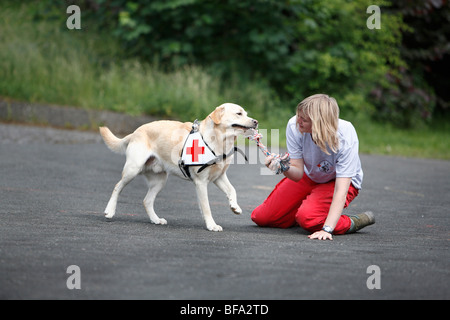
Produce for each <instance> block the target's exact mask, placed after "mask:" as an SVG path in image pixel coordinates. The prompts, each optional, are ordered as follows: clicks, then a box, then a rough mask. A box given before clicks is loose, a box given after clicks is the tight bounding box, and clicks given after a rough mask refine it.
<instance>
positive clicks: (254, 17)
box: [87, 0, 414, 117]
mask: <svg viewBox="0 0 450 320" xmlns="http://www.w3.org/2000/svg"><path fill="white" fill-rule="evenodd" d="M93 3H94V4H95V5H93ZM87 4H89V5H90V7H87V10H89V12H90V13H91V14H92V15H94V16H96V17H97V19H98V21H103V22H104V23H105V24H107V26H108V27H110V28H112V29H113V30H114V34H115V35H116V36H117V37H119V39H120V40H121V42H122V43H123V45H124V47H125V48H126V50H127V52H128V53H129V54H131V55H135V56H138V57H140V58H142V59H144V60H147V61H154V59H155V57H156V59H157V60H158V61H160V62H161V64H162V66H164V67H165V68H166V70H170V69H171V68H172V69H176V68H178V67H180V66H183V65H201V66H207V67H212V68H213V70H214V71H215V74H218V75H220V76H224V77H226V76H229V74H230V73H231V74H232V73H235V72H236V71H237V72H238V73H239V74H242V75H245V76H246V77H249V78H250V79H253V80H256V81H257V80H258V79H261V78H263V79H265V80H267V81H268V83H269V85H270V86H271V87H272V88H274V89H275V90H276V92H277V94H278V95H279V96H280V97H281V99H282V100H287V101H288V102H289V105H292V104H294V105H295V104H296V103H298V102H299V100H301V99H303V98H304V97H306V96H308V95H311V94H314V93H317V92H326V93H328V94H330V95H333V96H335V97H336V98H337V100H338V102H339V104H340V106H341V109H342V111H343V114H349V115H352V114H354V113H357V112H364V113H370V114H373V113H377V114H378V115H380V114H381V115H382V117H389V113H390V112H391V111H392V110H395V109H396V108H397V105H396V104H395V102H394V101H393V102H392V103H391V102H390V101H388V102H389V105H388V107H387V109H386V100H383V101H381V100H379V99H377V98H376V96H374V95H371V94H370V93H371V92H372V91H373V90H374V89H376V88H378V89H379V90H380V88H383V89H384V90H388V91H390V90H394V91H395V90H396V87H397V84H396V83H394V82H390V81H388V79H387V78H386V75H387V74H389V73H394V74H396V75H398V72H394V71H392V70H398V69H399V68H401V67H403V66H404V63H403V61H402V59H401V57H400V44H401V28H402V27H404V26H403V24H402V20H401V16H400V15H398V14H393V13H390V12H388V11H387V10H386V8H388V6H389V3H388V2H386V1H384V2H381V3H380V2H379V3H378V4H379V5H382V20H381V29H379V30H377V29H374V30H369V29H368V28H367V26H366V21H367V19H368V17H369V14H367V13H366V9H367V7H368V6H369V5H371V4H372V3H371V1H369V0H354V1H348V0H334V1H327V0H315V1H311V0H291V1H287V0H285V1H270V0H226V1H213V0H153V1H146V0H116V1H105V0H90V1H88V2H87ZM89 8H90V9H89ZM105 17H108V19H105ZM398 76H399V75H398ZM408 108H414V104H412V105H411V104H409V105H408ZM384 113H386V114H384Z"/></svg>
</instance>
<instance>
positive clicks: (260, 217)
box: [251, 203, 295, 228]
mask: <svg viewBox="0 0 450 320" xmlns="http://www.w3.org/2000/svg"><path fill="white" fill-rule="evenodd" d="M251 218H252V221H253V222H254V223H256V224H257V225H258V226H260V227H273V228H290V227H292V226H293V225H294V224H295V221H294V217H293V215H292V217H291V215H289V214H286V215H282V216H278V215H276V214H275V213H274V212H273V211H271V210H269V209H268V208H266V206H265V205H264V203H263V204H261V205H260V206H258V207H256V208H255V210H253V212H252V214H251Z"/></svg>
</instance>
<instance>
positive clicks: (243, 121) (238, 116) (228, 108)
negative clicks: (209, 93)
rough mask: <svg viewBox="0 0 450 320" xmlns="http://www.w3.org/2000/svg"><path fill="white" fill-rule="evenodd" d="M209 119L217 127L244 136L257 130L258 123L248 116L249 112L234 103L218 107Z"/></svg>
mask: <svg viewBox="0 0 450 320" xmlns="http://www.w3.org/2000/svg"><path fill="white" fill-rule="evenodd" d="M208 117H210V118H211V119H212V121H214V124H215V125H216V126H221V127H222V128H223V129H225V130H230V129H232V130H235V131H236V134H240V133H241V134H242V133H244V132H245V131H247V130H249V129H256V128H257V127H258V121H257V120H255V119H252V118H250V117H248V116H247V111H245V110H244V108H242V107H241V106H239V105H237V104H234V103H224V104H222V105H220V106H218V107H217V108H216V109H215V110H214V111H213V112H212V113H211V114H210V115H209V116H208Z"/></svg>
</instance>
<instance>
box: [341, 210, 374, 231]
mask: <svg viewBox="0 0 450 320" xmlns="http://www.w3.org/2000/svg"><path fill="white" fill-rule="evenodd" d="M349 217H350V219H351V220H352V225H351V227H350V229H348V231H347V233H354V232H356V231H358V230H361V229H362V228H364V227H367V226H370V225H371V224H374V223H375V216H374V215H373V212H372V211H366V212H363V213H360V214H356V215H354V216H349Z"/></svg>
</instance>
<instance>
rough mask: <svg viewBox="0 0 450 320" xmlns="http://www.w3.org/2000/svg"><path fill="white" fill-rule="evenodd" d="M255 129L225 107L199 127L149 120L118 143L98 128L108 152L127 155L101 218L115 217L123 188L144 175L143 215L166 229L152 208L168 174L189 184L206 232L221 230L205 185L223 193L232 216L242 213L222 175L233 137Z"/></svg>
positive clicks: (244, 117) (255, 123)
mask: <svg viewBox="0 0 450 320" xmlns="http://www.w3.org/2000/svg"><path fill="white" fill-rule="evenodd" d="M257 126H258V121H256V120H254V119H252V118H249V117H248V116H247V112H246V111H245V110H244V109H243V108H242V107H240V106H238V105H236V104H232V103H225V104H222V105H221V106H219V107H217V108H216V109H215V110H214V111H213V112H212V113H211V114H209V115H208V116H207V117H206V119H204V120H203V121H201V122H200V123H198V122H194V123H190V122H185V123H182V122H178V121H154V122H150V123H148V124H144V125H142V126H141V127H139V128H138V129H136V131H134V132H133V133H132V134H129V135H127V136H126V137H124V138H123V139H119V138H117V137H116V136H115V135H114V134H113V133H112V132H111V131H110V130H109V129H108V128H107V127H100V134H101V135H102V137H103V140H104V141H105V143H106V145H107V146H108V148H109V149H111V150H112V151H113V152H117V153H122V154H126V162H125V166H124V168H123V171H122V179H121V180H120V181H119V182H118V183H117V184H116V186H115V188H114V191H113V192H112V195H111V198H110V200H109V202H108V205H107V206H106V209H105V214H106V218H109V219H111V218H112V217H113V216H114V214H115V212H116V206H117V199H118V197H119V194H120V192H121V191H122V189H123V188H124V187H125V186H126V185H127V184H128V183H129V182H130V181H131V180H133V179H134V178H135V177H136V176H137V175H138V174H143V175H144V176H145V177H146V179H147V182H148V186H149V190H148V193H147V195H146V196H145V199H144V207H145V209H146V211H147V214H148V216H149V217H150V220H151V221H152V222H153V223H155V224H167V221H166V220H165V219H162V218H159V217H158V216H157V214H156V213H155V210H154V208H153V204H154V201H155V198H156V196H157V194H158V193H159V192H160V191H161V189H162V188H163V187H164V185H165V183H166V181H167V177H168V175H169V173H172V174H175V175H177V176H179V177H182V178H189V179H191V180H192V181H193V182H194V185H195V188H196V192H197V199H198V203H199V206H200V210H201V212H202V214H203V218H204V220H205V223H206V228H207V229H208V230H211V231H222V227H221V226H219V225H217V224H216V223H215V221H214V219H213V217H212V215H211V208H210V206H209V201H208V190H207V186H208V183H209V182H211V181H212V182H214V183H215V185H216V186H217V187H218V188H219V189H220V190H222V191H223V192H224V193H225V194H226V196H227V198H228V201H229V204H230V207H231V210H232V211H233V212H234V213H235V214H240V213H241V212H242V210H241V208H240V207H239V205H238V203H237V198H236V190H235V189H234V187H233V186H232V185H231V183H230V181H229V180H228V178H227V175H226V171H227V169H228V166H229V164H230V161H229V159H231V156H232V155H233V152H234V150H235V149H234V142H235V140H236V137H237V135H238V134H244V133H245V132H246V131H247V130H248V129H251V128H253V129H255V128H257ZM202 157H203V158H204V159H203V162H202V159H201V158H202Z"/></svg>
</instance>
